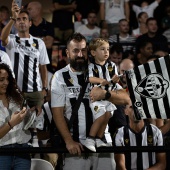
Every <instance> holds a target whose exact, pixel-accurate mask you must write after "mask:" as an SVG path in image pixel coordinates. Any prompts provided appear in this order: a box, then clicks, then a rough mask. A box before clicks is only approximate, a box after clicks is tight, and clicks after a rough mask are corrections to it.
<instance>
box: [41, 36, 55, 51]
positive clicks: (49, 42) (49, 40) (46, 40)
mask: <svg viewBox="0 0 170 170" xmlns="http://www.w3.org/2000/svg"><path fill="white" fill-rule="evenodd" d="M43 41H44V43H45V46H46V47H47V49H50V48H52V45H53V42H54V38H53V37H52V36H46V37H43Z"/></svg>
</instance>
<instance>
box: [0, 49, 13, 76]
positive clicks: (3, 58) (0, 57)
mask: <svg viewBox="0 0 170 170" xmlns="http://www.w3.org/2000/svg"><path fill="white" fill-rule="evenodd" d="M1 62H2V63H5V64H7V65H9V67H10V69H11V71H12V74H13V76H14V72H13V68H12V65H11V60H10V58H9V56H8V54H7V53H6V52H4V51H1V50H0V63H1ZM14 77H15V76H14Z"/></svg>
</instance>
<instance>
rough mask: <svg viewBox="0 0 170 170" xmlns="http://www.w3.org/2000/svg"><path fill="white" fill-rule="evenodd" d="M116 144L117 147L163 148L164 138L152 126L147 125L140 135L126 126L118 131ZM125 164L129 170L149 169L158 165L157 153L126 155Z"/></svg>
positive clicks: (132, 153)
mask: <svg viewBox="0 0 170 170" xmlns="http://www.w3.org/2000/svg"><path fill="white" fill-rule="evenodd" d="M114 142H115V145H116V146H162V145H163V137H162V133H161V131H160V130H159V129H158V128H157V127H156V126H154V125H152V124H150V125H147V126H146V125H145V126H144V127H143V129H142V130H141V132H139V133H135V132H134V131H133V130H132V129H131V128H130V127H129V126H124V127H121V128H119V129H118V132H117V134H116V136H115V141H114ZM138 160H139V161H138ZM125 162H126V168H127V170H140V169H142V170H143V169H148V168H149V167H150V166H152V165H153V164H155V163H156V158H155V152H152V153H150V152H143V153H136V152H131V153H126V154H125Z"/></svg>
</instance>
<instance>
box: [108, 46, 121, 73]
mask: <svg viewBox="0 0 170 170" xmlns="http://www.w3.org/2000/svg"><path fill="white" fill-rule="evenodd" d="M122 56H123V47H122V45H121V44H118V43H115V44H113V45H112V46H111V48H110V57H109V59H110V61H112V62H114V63H115V64H116V66H117V69H118V72H119V64H120V62H121V61H122Z"/></svg>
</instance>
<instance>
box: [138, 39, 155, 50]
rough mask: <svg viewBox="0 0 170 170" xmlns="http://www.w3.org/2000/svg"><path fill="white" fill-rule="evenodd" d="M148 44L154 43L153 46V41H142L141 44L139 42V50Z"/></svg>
mask: <svg viewBox="0 0 170 170" xmlns="http://www.w3.org/2000/svg"><path fill="white" fill-rule="evenodd" d="M148 44H152V46H153V43H152V42H151V41H141V42H140V44H139V50H140V49H141V48H144V47H146V45H148Z"/></svg>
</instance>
